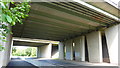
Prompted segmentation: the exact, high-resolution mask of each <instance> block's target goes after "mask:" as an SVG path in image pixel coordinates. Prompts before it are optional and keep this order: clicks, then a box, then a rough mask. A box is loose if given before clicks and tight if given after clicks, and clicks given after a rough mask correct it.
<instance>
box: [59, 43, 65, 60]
mask: <svg viewBox="0 0 120 68" xmlns="http://www.w3.org/2000/svg"><path fill="white" fill-rule="evenodd" d="M58 47H59V49H58V50H59V59H64V43H63V42H59V45H58Z"/></svg>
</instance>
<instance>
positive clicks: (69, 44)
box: [65, 40, 73, 60]
mask: <svg viewBox="0 0 120 68" xmlns="http://www.w3.org/2000/svg"><path fill="white" fill-rule="evenodd" d="M65 47H66V56H65V59H66V60H73V40H67V41H65Z"/></svg>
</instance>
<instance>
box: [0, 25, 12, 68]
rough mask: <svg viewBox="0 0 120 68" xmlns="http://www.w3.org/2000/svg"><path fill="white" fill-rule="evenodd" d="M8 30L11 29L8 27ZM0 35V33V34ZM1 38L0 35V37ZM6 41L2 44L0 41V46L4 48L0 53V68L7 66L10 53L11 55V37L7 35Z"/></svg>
mask: <svg viewBox="0 0 120 68" xmlns="http://www.w3.org/2000/svg"><path fill="white" fill-rule="evenodd" d="M9 28H10V29H11V27H10V26H9ZM0 33H1V32H0ZM0 37H1V35H0ZM6 41H7V42H3V41H1V40H0V45H3V47H4V48H5V50H3V51H0V68H2V66H7V64H8V62H9V61H10V53H11V45H12V44H11V43H12V35H11V34H8V35H7V37H6Z"/></svg>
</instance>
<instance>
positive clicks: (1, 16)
mask: <svg viewBox="0 0 120 68" xmlns="http://www.w3.org/2000/svg"><path fill="white" fill-rule="evenodd" d="M8 5H9V6H10V7H9V6H8ZM29 11H30V5H29V0H26V1H25V2H12V1H11V0H0V40H1V41H3V42H6V36H7V34H8V33H11V34H12V31H11V30H10V28H9V26H8V25H10V26H14V25H15V24H16V23H21V24H23V23H22V20H23V19H24V18H26V17H28V13H29ZM3 49H4V47H3V45H0V51H2V50H3Z"/></svg>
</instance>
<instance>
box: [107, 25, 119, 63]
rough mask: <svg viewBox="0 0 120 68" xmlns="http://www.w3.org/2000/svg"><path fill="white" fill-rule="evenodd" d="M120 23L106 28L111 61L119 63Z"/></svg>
mask: <svg viewBox="0 0 120 68" xmlns="http://www.w3.org/2000/svg"><path fill="white" fill-rule="evenodd" d="M119 26H120V25H116V26H112V27H110V28H107V29H106V30H105V35H106V40H107V47H108V52H109V57H110V62H111V63H113V64H118V35H119V34H118V29H119Z"/></svg>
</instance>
